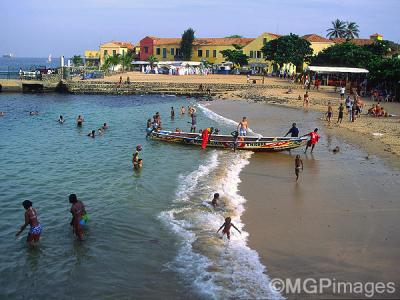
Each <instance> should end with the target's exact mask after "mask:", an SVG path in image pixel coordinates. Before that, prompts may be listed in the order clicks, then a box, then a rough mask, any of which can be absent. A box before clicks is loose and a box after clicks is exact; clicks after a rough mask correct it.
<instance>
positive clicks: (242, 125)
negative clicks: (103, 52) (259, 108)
mask: <svg viewBox="0 0 400 300" xmlns="http://www.w3.org/2000/svg"><path fill="white" fill-rule="evenodd" d="M248 127H249V124H248V122H247V118H246V117H243V119H242V121H241V122H239V124H238V126H237V131H238V132H239V136H246V135H247V129H248Z"/></svg>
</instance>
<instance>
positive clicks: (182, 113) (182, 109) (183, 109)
mask: <svg viewBox="0 0 400 300" xmlns="http://www.w3.org/2000/svg"><path fill="white" fill-rule="evenodd" d="M185 112H186V110H185V107H184V106H183V105H182V107H181V115H184V114H185Z"/></svg>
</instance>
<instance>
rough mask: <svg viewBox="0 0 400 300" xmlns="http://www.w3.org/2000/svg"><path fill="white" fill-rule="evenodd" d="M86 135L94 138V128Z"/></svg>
mask: <svg viewBox="0 0 400 300" xmlns="http://www.w3.org/2000/svg"><path fill="white" fill-rule="evenodd" d="M87 136H88V137H91V138H94V137H95V136H96V130H92V131H91V132H89V133H88V135H87Z"/></svg>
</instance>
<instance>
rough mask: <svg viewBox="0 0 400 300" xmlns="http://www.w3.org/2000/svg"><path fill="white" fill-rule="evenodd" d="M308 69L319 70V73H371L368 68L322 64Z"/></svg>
mask: <svg viewBox="0 0 400 300" xmlns="http://www.w3.org/2000/svg"><path fill="white" fill-rule="evenodd" d="M306 71H311V72H317V73H325V74H329V73H369V71H368V70H366V69H361V68H345V67H320V66H308V67H307V68H306Z"/></svg>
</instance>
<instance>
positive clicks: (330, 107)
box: [326, 102, 333, 125]
mask: <svg viewBox="0 0 400 300" xmlns="http://www.w3.org/2000/svg"><path fill="white" fill-rule="evenodd" d="M332 116H333V109H332V105H331V103H330V102H328V111H327V112H326V120H327V121H328V124H329V125H330V124H331V119H332Z"/></svg>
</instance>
